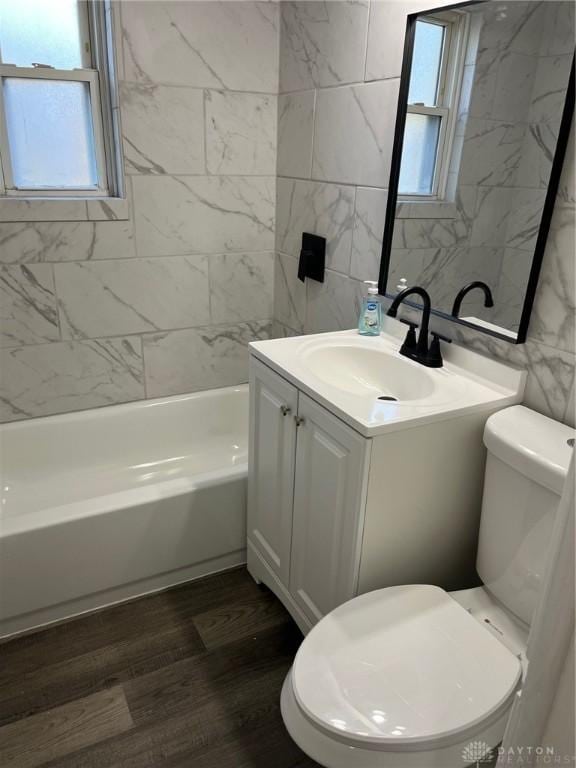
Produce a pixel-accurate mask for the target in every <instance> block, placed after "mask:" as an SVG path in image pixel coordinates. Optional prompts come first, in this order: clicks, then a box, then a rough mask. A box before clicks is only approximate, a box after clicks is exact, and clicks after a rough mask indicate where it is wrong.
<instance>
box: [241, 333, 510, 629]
mask: <svg viewBox="0 0 576 768" xmlns="http://www.w3.org/2000/svg"><path fill="white" fill-rule="evenodd" d="M328 336H329V335H328ZM351 338H352V343H356V344H358V343H362V342H357V341H356V339H355V338H354V337H351ZM305 343H309V341H307V340H306V339H304V340H300V339H298V338H294V339H281V340H275V341H264V342H257V343H254V344H253V346H252V350H253V351H252V353H251V356H250V453H249V471H248V542H247V550H248V551H247V560H248V570H249V571H250V573H251V574H252V576H253V577H254V578H255V579H256V580H257V581H258V582H263V583H264V584H265V585H266V586H268V587H269V588H270V589H271V590H272V591H273V592H274V593H275V594H276V595H277V596H278V597H279V598H280V600H282V602H283V603H284V605H285V606H286V608H287V609H288V611H289V612H290V613H291V615H292V616H293V618H294V619H295V621H296V622H297V623H298V625H299V626H300V628H301V629H302V631H303V632H307V631H308V630H310V629H311V628H312V627H313V626H314V624H316V622H317V621H319V620H320V619H321V618H322V616H324V615H326V614H327V613H328V612H329V611H331V610H332V609H333V608H335V607H336V606H338V605H340V604H341V603H343V602H345V601H346V600H348V599H350V598H352V597H354V596H355V595H357V594H360V593H363V592H368V591H370V590H372V589H379V588H382V587H387V586H393V585H396V584H415V583H416V584H417V583H424V584H436V585H438V586H441V587H443V588H445V589H448V590H450V589H463V588H466V587H471V586H475V585H476V584H477V583H478V582H477V577H476V573H475V560H476V548H477V538H478V528H479V520H480V510H481V502H482V485H483V476H484V464H485V450H484V446H483V441H482V435H483V430H484V425H485V423H486V419H487V418H488V416H489V415H490V414H491V413H493V412H495V411H497V410H499V409H500V408H501V407H503V406H505V405H508V404H510V401H512V400H513V398H514V399H516V398H517V397H518V395H517V394H516V393H513V394H512V395H503V394H502V393H500V392H497V393H496V394H495V395H494V396H491V399H489V398H488V397H487V396H486V388H485V387H484V388H483V389H480V390H479V392H480V395H481V396H482V397H484V400H483V401H482V402H481V403H480V404H478V403H474V407H472V408H461V410H460V412H457V411H455V410H454V409H453V410H449V408H448V406H444V411H442V412H439V413H438V414H435V415H434V418H430V417H429V414H428V413H427V412H426V411H424V409H422V410H418V409H416V408H414V410H413V411H410V414H411V415H410V417H409V418H408V417H406V418H404V416H403V414H404V413H405V412H406V410H407V407H406V406H402V408H403V410H402V411H400V413H401V418H397V414H398V413H399V411H397V410H396V411H395V410H394V407H395V406H393V405H392V406H389V405H386V406H385V407H384V408H389V410H388V411H386V410H383V411H382V412H381V411H378V413H380V412H381V413H382V414H383V419H385V418H386V417H387V414H391V419H395V420H393V424H392V428H388V429H386V430H385V431H378V427H377V428H376V429H373V428H372V425H371V424H368V426H366V425H365V424H363V423H362V422H360V423H359V428H358V429H355V428H354V427H353V426H352V424H351V423H346V421H345V420H344V419H343V418H341V413H342V410H343V409H342V408H341V407H340V411H339V412H338V406H337V405H336V406H334V410H335V411H336V412H338V415H336V414H335V413H334V412H332V410H331V409H330V405H331V401H330V400H329V399H328V398H327V397H326V396H322V395H321V396H320V397H319V400H321V401H322V404H320V403H319V402H318V401H317V400H316V399H315V398H314V394H315V392H314V390H313V387H312V384H313V383H314V382H315V380H312V379H310V383H308V382H301V380H300V379H301V378H302V379H304V378H305V372H302V371H301V370H299V371H298V376H296V375H294V373H293V372H292V371H291V370H290V369H288V370H286V369H285V368H284V367H283V366H284V365H286V367H288V365H292V363H291V362H290V358H288V355H286V358H287V359H288V362H287V363H284V362H283V361H282V362H280V361H278V360H272V361H271V363H272V364H273V365H274V367H275V369H274V368H273V367H272V364H271V365H268V364H266V362H267V357H272V353H274V354H275V355H276V357H280V353H281V352H282V350H283V349H287V350H288V351H290V349H291V348H292V347H297V345H298V344H305ZM278 350H279V352H278ZM262 358H263V359H262ZM283 373H285V375H283ZM434 375H435V376H436V377H437V378H438V381H439V382H440V383H441V384H443V383H444V381H445V380H449V381H452V380H454V379H455V377H456V374H454V373H453V372H448V373H443V372H437V373H435V374H434ZM473 386H480V385H476V384H475V383H474V384H471V385H470V389H472V387H473ZM490 394H491V393H490ZM330 396H331V397H333V395H332V394H331V395H330ZM334 399H335V396H334ZM349 402H350V399H348V400H347V401H346V403H349ZM374 407H376V406H374ZM377 407H378V408H380V406H377ZM438 410H439V411H440V408H439V409H438ZM353 423H355V421H353ZM362 430H364V433H363V432H362ZM366 433H368V434H366Z"/></svg>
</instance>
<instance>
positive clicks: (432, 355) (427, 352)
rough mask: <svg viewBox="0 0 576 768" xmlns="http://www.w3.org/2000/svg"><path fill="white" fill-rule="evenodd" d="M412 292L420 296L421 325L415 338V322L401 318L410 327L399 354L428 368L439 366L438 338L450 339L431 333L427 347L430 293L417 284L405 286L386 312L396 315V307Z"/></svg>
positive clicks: (440, 363)
mask: <svg viewBox="0 0 576 768" xmlns="http://www.w3.org/2000/svg"><path fill="white" fill-rule="evenodd" d="M412 294H416V295H417V296H420V298H421V299H422V301H423V303H424V306H423V308H422V325H421V327H420V333H419V335H418V340H416V328H417V327H418V326H417V324H416V323H411V322H409V321H407V320H401V321H400V322H403V323H406V325H409V326H410V328H409V329H408V333H407V334H406V338H405V340H404V343H403V344H402V346H401V347H400V354H401V355H404V356H405V357H409V358H410V359H411V360H415V361H416V362H417V363H421V364H422V365H425V366H427V367H428V368H441V367H442V365H443V361H442V353H441V351H440V339H443V340H444V341H447V342H448V343H450V339H447V338H446V337H445V336H441V335H440V334H439V333H432V337H433V338H432V344H431V345H430V348H428V326H429V325H430V312H431V311H432V302H431V301H430V295H429V294H428V291H426V290H425V289H424V288H420V287H419V286H414V287H413V288H406V289H405V290H403V291H401V292H400V293H399V294H398V295H397V296H396V298H395V299H394V301H393V302H392V304H391V305H390V309H389V310H388V312H387V315H388V316H389V317H396V315H397V314H398V307H399V306H400V304H402V302H403V301H404V299H406V298H407V297H408V296H411V295H412Z"/></svg>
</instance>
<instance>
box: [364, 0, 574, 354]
mask: <svg viewBox="0 0 576 768" xmlns="http://www.w3.org/2000/svg"><path fill="white" fill-rule="evenodd" d="M481 2H486V0H468V2H462V3H454V4H452V5H445V6H442V7H440V8H434V9H427V10H426V11H420V12H418V13H411V14H409V15H408V17H407V21H406V37H405V41H404V56H403V59H402V71H401V75H400V91H399V94H398V111H397V114H396V127H395V130H394V145H393V148H392V162H391V167H390V182H389V184H388V200H387V203H386V218H385V224H384V236H383V239H382V256H381V259H380V273H379V277H378V293H379V294H380V295H381V296H386V298H390V299H391V298H393V297H394V294H389V293H386V284H387V282H388V271H389V268H390V253H391V250H392V237H393V233H394V222H395V219H396V202H397V199H398V181H399V179H400V164H401V161H402V145H403V141H404V128H405V124H406V112H407V103H408V89H409V86H410V71H411V68H412V53H413V50H414V36H415V31H416V21H417V19H418V18H419V17H420V16H422V15H423V14H424V13H426V14H428V13H437V12H440V11H450V10H455V9H458V8H464V7H466V6H468V5H479V4H480V3H481ZM574 61H575V57H573V58H572V68H571V71H570V77H569V80H568V90H567V93H566V100H565V102H564V109H563V110H562V119H561V121H560V130H559V133H558V141H557V143H556V151H555V153H554V159H553V161H552V169H551V171H550V180H549V182H548V188H547V190H546V198H545V200H544V206H543V209H542V218H541V220H540V229H539V230H538V237H537V239H536V245H535V247H534V256H533V257H532V266H531V268H530V275H529V277H528V285H527V287H526V295H525V297H524V305H523V307H522V314H521V316H520V325H519V328H518V332H517V334H516V339H512V338H510V336H509V335H506V334H505V333H498V332H497V331H492V330H490V329H488V328H483V327H482V326H480V325H477V324H475V323H470V322H468V321H467V320H462V319H461V318H459V317H458V318H456V317H452V315H449V314H448V313H447V312H442V311H441V310H439V309H433V310H432V314H434V315H436V316H438V317H442V318H444V319H446V320H451V321H452V322H454V323H458V324H459V325H464V326H466V327H467V328H473V329H474V330H476V331H481V332H482V333H486V334H488V335H490V336H494V337H496V338H498V339H503V340H504V341H508V342H510V343H514V344H524V342H525V341H526V337H527V335H528V325H529V323H530V315H531V313H532V306H533V304H534V297H535V296H536V288H537V286H538V279H539V277H540V269H541V267H542V260H543V258H544V250H545V248H546V240H547V238H548V232H549V231H550V223H551V221H552V214H553V213H554V204H555V201H556V194H557V192H558V187H559V185H560V177H561V174H562V167H563V164H564V157H565V155H566V148H567V146H568V139H569V136H570V128H571V125H572V117H573V115H574V100H575V94H574V87H575V81H574ZM406 303H407V304H408V305H409V306H411V307H412V308H414V309H418V310H420V309H422V307H421V305H419V304H416V303H414V302H411V301H407V302H406Z"/></svg>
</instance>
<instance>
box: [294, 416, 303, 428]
mask: <svg viewBox="0 0 576 768" xmlns="http://www.w3.org/2000/svg"><path fill="white" fill-rule="evenodd" d="M294 421H295V422H296V426H297V427H301V426H302V424H304V422H305V421H306V419H305V418H304V416H294Z"/></svg>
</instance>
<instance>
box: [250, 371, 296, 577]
mask: <svg viewBox="0 0 576 768" xmlns="http://www.w3.org/2000/svg"><path fill="white" fill-rule="evenodd" d="M297 409H298V390H297V389H296V387H293V386H292V384H289V383H288V382H287V381H286V380H285V379H283V378H282V377H281V376H278V375H277V374H276V373H274V372H273V371H272V370H270V368H268V367H267V366H265V365H263V364H262V363H260V362H259V361H258V360H255V359H254V358H252V359H251V361H250V449H249V470H248V538H249V540H250V541H251V543H252V544H253V546H254V547H255V548H256V549H257V550H258V552H260V554H261V555H262V556H263V557H264V559H265V560H266V562H267V563H268V565H269V566H270V568H271V569H272V570H273V571H274V573H275V574H276V575H277V576H278V578H279V579H280V580H281V581H282V582H283V583H284V584H285V585H286V586H288V583H289V572H290V545H291V538H292V504H293V498H294V461H295V452H296V423H295V420H294V418H295V416H296V412H297Z"/></svg>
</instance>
